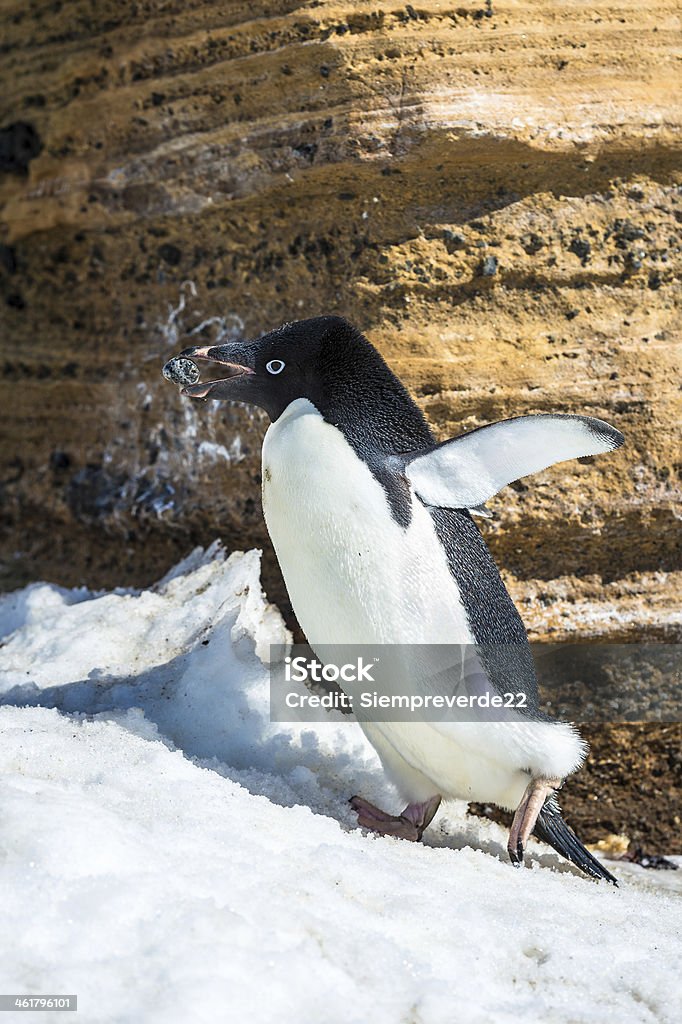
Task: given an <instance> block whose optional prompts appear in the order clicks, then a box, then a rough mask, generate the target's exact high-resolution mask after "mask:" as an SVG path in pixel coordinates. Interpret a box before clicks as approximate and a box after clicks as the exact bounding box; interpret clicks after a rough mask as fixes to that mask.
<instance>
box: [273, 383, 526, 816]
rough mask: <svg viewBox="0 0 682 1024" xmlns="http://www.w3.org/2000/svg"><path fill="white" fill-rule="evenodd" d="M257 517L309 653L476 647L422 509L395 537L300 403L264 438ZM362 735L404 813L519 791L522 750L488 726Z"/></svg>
mask: <svg viewBox="0 0 682 1024" xmlns="http://www.w3.org/2000/svg"><path fill="white" fill-rule="evenodd" d="M263 511H264V514H265V520H266V523H267V527H268V531H269V533H270V537H271V539H272V542H273V545H274V547H275V551H276V553H277V557H278V559H279V563H280V566H281V568H282V573H283V575H284V579H285V582H286V585H287V589H288V591H289V596H290V598H291V602H292V605H293V607H294V610H295V612H296V616H297V618H298V620H299V622H300V624H301V627H302V628H303V630H304V632H305V634H306V636H307V638H308V641H309V643H310V645H311V647H312V648H313V649H314V650H315V649H319V648H321V647H324V648H325V650H326V652H327V653H328V652H329V648H330V646H335V645H342V644H403V645H406V644H472V643H474V642H475V640H474V637H473V635H472V633H471V630H470V627H469V623H468V620H467V616H466V612H465V609H464V606H463V604H462V601H461V597H460V593H459V589H458V587H457V584H456V581H455V580H454V579H453V577H452V574H451V573H450V570H449V568H448V564H447V559H446V557H445V552H444V550H443V548H442V546H441V544H440V541H439V540H438V537H437V535H436V532H435V529H434V526H433V521H432V519H431V516H430V514H429V512H428V510H427V509H426V508H425V507H424V506H423V505H422V504H421V502H419V501H416V500H413V502H412V519H411V522H410V524H409V526H408V527H407V529H405V528H403V527H401V526H400V525H399V524H398V523H397V522H396V521H395V519H394V518H393V517H392V515H391V512H390V507H389V504H388V501H387V497H386V493H385V491H384V489H383V487H382V486H381V484H380V483H379V482H378V481H377V480H376V478H375V477H374V476H373V475H372V473H371V471H370V469H369V468H368V466H367V465H366V463H365V462H364V461H363V460H362V459H360V458H359V457H358V456H357V455H356V454H355V452H354V451H353V449H352V448H351V447H350V445H349V444H348V443H347V441H346V440H345V438H344V436H343V434H342V433H341V431H340V430H338V429H337V428H336V427H334V426H332V425H331V424H329V423H327V422H326V421H325V420H324V419H323V418H322V416H321V415H320V414H319V413H318V412H317V410H316V409H315V407H314V406H313V405H312V404H311V403H310V402H309V401H308V400H307V399H298V400H296V401H295V402H292V403H291V405H290V406H289V407H288V408H287V409H286V410H285V412H284V413H283V414H282V415H281V416H280V417H279V419H278V420H276V422H275V423H273V424H272V425H271V426H270V428H269V429H268V432H267V434H266V436H265V440H264V442H263ZM396 683H397V685H396V689H399V688H400V680H396ZM405 692H406V691H405ZM362 727H363V729H364V731H365V733H366V735H367V737H368V739H369V740H370V742H371V743H372V744H373V745H374V747H375V748H376V749H377V751H378V753H379V755H380V757H381V759H382V763H383V764H384V767H385V769H386V771H387V773H388V774H389V776H390V777H391V779H392V781H393V782H394V783H395V785H396V786H397V787H398V789H399V790H400V791H401V792H402V794H403V796H405V798H406V799H407V800H409V801H410V802H414V801H418V800H423V799H427V798H428V797H430V796H433V795H434V794H435V793H436V792H438V793H440V794H442V795H443V796H450V797H456V798H461V799H467V800H477V799H479V800H490V801H493V802H497V803H500V804H502V805H503V806H509V807H511V806H515V805H516V803H518V800H519V799H520V797H521V795H522V793H523V790H524V788H525V785H526V783H527V781H528V775H527V773H526V769H527V768H528V766H529V764H530V760H529V757H526V751H525V750H524V749H523V747H524V746H525V744H524V743H523V742H522V743H521V748H522V749H521V752H519V750H518V749H517V747H518V744H514V743H512V744H508V743H502V744H500V743H499V742H497V741H498V740H499V738H500V737H499V736H497V733H496V730H499V729H500V727H501V726H500V725H499V724H497V723H479V724H476V723H462V724H451V725H449V726H436V725H434V724H430V723H412V722H410V723H404V722H403V723H400V722H395V723H374V722H373V723H362ZM502 728H504V726H502ZM506 728H507V730H509V728H511V729H512V730H514V728H515V727H514V726H513V725H512V726H509V725H507V726H506ZM491 730H493V732H491ZM528 753H529V754H530V751H529V752H528Z"/></svg>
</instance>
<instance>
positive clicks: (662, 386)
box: [0, 0, 682, 639]
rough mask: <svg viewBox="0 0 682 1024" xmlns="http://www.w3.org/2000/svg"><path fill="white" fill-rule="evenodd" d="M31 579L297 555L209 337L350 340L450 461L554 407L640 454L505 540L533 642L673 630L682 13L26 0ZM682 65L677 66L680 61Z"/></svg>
mask: <svg viewBox="0 0 682 1024" xmlns="http://www.w3.org/2000/svg"><path fill="white" fill-rule="evenodd" d="M4 14H5V20H6V22H7V28H6V33H5V43H4V44H3V47H2V54H1V66H0V81H1V82H2V91H1V94H0V96H1V98H0V110H1V113H0V171H1V173H0V203H1V204H2V212H1V214H0V218H1V224H2V237H3V243H2V246H1V248H0V287H1V297H0V301H1V303H2V307H1V308H2V319H3V324H2V337H1V340H0V343H1V344H2V350H3V351H2V356H3V358H2V360H1V361H0V365H1V366H2V377H1V379H0V420H1V424H0V429H1V430H2V435H3V438H4V439H5V441H4V443H3V446H2V451H1V453H0V480H1V481H2V485H1V489H0V524H1V527H2V530H3V549H2V563H1V565H0V584H1V585H3V586H5V587H9V586H15V585H18V584H19V583H22V582H25V581H26V580H27V579H32V578H35V577H37V576H41V577H43V578H44V577H48V578H52V579H56V580H58V581H60V582H63V583H66V584H74V583H77V582H80V581H81V580H84V579H87V581H88V582H89V583H90V584H91V585H93V584H97V583H101V584H112V583H114V584H123V583H135V582H140V583H142V582H148V581H149V580H151V579H152V578H154V577H155V576H156V575H157V574H158V570H159V565H160V563H163V564H165V563H167V562H169V561H170V559H171V558H174V557H176V555H177V553H178V552H179V551H184V550H186V549H187V548H188V547H189V546H190V545H191V544H192V543H194V542H197V541H206V540H210V539H212V538H213V537H214V536H215V535H216V534H220V535H221V536H222V537H223V539H224V540H225V543H226V544H227V545H228V546H229V547H235V546H247V545H248V546H251V545H254V544H256V545H260V546H264V548H265V549H266V569H267V574H266V585H267V586H268V588H269V591H270V594H271V596H273V597H275V598H277V599H279V600H280V601H283V591H282V587H281V581H279V578H278V575H277V571H276V568H275V566H274V560H273V558H272V555H271V553H269V552H270V549H269V543H268V541H267V537H266V534H265V530H264V526H263V523H262V518H261V512H260V502H259V472H260V467H259V459H258V452H259V447H260V438H261V435H262V433H263V430H264V428H265V423H264V421H263V419H262V418H261V417H260V415H254V414H251V413H249V412H247V411H244V410H243V409H240V408H238V407H234V408H225V407H217V406H216V407H215V408H209V407H200V408H198V409H197V408H195V407H194V406H190V404H189V403H188V401H187V400H183V399H180V398H179V396H178V395H177V393H176V391H175V390H174V389H173V388H172V387H170V386H169V385H168V384H166V383H165V382H164V381H162V379H161V375H160V368H161V365H162V364H163V362H164V361H165V360H166V359H167V358H168V356H169V355H170V354H172V353H173V352H174V351H177V349H178V348H179V347H181V346H182V345H183V344H186V343H187V342H186V341H185V337H186V336H187V335H188V334H189V332H191V331H194V332H195V333H194V335H193V337H194V338H197V337H202V338H211V339H213V338H216V337H224V336H225V335H227V336H239V335H242V334H245V335H246V336H249V335H252V334H257V333H259V332H261V331H263V330H266V329H269V328H271V327H273V326H276V325H277V324H278V323H280V322H282V321H284V320H291V319H297V318H300V317H303V316H311V315H315V314H319V313H323V312H338V313H342V314H344V315H346V316H348V317H349V318H350V319H352V320H354V321H355V322H356V323H357V324H358V325H359V326H361V327H362V329H363V330H365V331H366V333H367V334H368V335H369V337H370V338H371V340H372V341H373V342H374V343H375V344H376V345H377V346H378V347H379V348H380V350H381V351H382V352H383V354H384V355H385V356H386V358H387V359H388V361H389V362H390V364H391V365H392V366H393V367H394V368H395V370H396V371H397V372H398V373H399V375H400V376H401V377H402V378H403V379H404V380H405V382H406V383H407V384H408V385H409V387H410V388H411V390H412V392H413V394H415V396H416V397H417V400H418V401H419V402H420V404H421V406H422V407H423V409H424V411H425V412H426V414H427V416H428V417H429V419H430V421H431V422H432V423H433V425H434V428H435V429H436V430H437V432H438V435H439V436H440V437H446V436H449V435H451V434H454V433H457V432H460V431H462V430H466V429H470V428H472V427H474V426H478V425H480V424H482V423H485V422H488V421H490V420H494V419H498V418H501V417H505V416H511V415H519V414H523V413H530V412H548V411H554V412H585V413H589V414H592V415H596V416H600V417H603V418H606V419H608V420H610V421H611V422H613V423H614V424H615V425H616V426H618V427H619V428H620V429H621V430H622V431H623V432H624V433H625V435H626V437H627V447H626V448H624V449H623V450H622V451H620V452H618V453H616V454H614V455H613V456H610V457H604V458H601V459H599V460H595V461H594V462H593V463H590V462H589V460H587V461H586V462H585V463H584V464H578V463H575V464H568V465H566V466H564V467H561V468H560V469H553V470H548V471H546V472H545V473H543V474H541V475H539V476H538V477H536V478H534V479H532V480H530V481H527V482H522V483H519V484H517V485H515V486H514V487H512V488H508V489H506V491H505V492H504V493H503V494H502V495H501V496H499V497H498V498H497V499H496V500H495V501H494V502H493V503H492V507H493V510H494V511H495V512H496V514H497V517H496V519H495V520H494V521H492V522H491V523H484V524H483V525H482V529H483V531H484V532H485V535H486V539H487V540H488V542H489V544H490V546H491V548H492V549H493V552H494V554H495V556H496V558H497V560H498V563H499V564H500V565H501V566H502V568H503V571H504V572H505V575H506V578H507V579H508V581H509V584H510V587H511V589H512V591H513V593H514V595H515V597H516V598H517V599H518V600H519V603H520V607H521V609H522V612H523V614H524V615H525V617H526V621H527V622H528V624H529V626H530V628H531V632H532V634H533V635H534V636H543V635H551V636H552V637H553V638H554V637H560V636H563V635H566V634H567V633H570V632H571V631H575V630H576V629H578V630H582V631H583V632H587V633H589V634H590V635H592V636H607V637H614V638H622V637H625V638H630V639H632V638H635V637H637V636H640V635H642V632H643V628H645V632H646V635H648V636H659V637H661V636H667V637H669V636H671V635H672V630H673V629H674V628H675V622H676V620H675V608H676V607H677V606H678V597H679V589H680V588H679V580H680V576H679V574H676V573H679V569H680V563H679V520H678V518H677V517H678V512H677V511H676V505H675V501H676V500H677V497H678V496H677V492H676V490H675V488H676V474H677V472H678V471H679V462H680V458H679V453H680V446H679V433H678V431H677V427H678V424H679V419H680V390H679V380H680V377H679V356H680V320H679V313H680V285H679V275H680V268H681V265H682V248H681V246H682V195H681V194H680V191H679V182H680V179H681V168H682V161H681V149H682V144H681V142H680V132H679V127H680V125H679V122H680V105H679V56H678V46H679V32H680V27H681V19H680V14H679V6H678V4H677V3H675V2H672V0H671V2H666V0H655V2H653V3H651V4H649V5H642V4H637V3H632V2H622V3H612V2H600V0H597V2H595V3H592V4H590V5H587V6H586V5H584V4H578V5H577V4H575V3H570V2H565V3H561V2H557V3H553V4H545V3H542V2H540V0H501V2H498V0H494V2H493V3H490V2H484V0H480V2H479V0H460V2H459V3H458V4H457V5H456V6H452V5H448V4H446V3H440V2H437V0H427V2H424V3H422V4H420V5H419V6H412V5H405V6H403V7H399V6H398V7H395V6H391V5H382V4H377V3H375V2H371V3H370V2H363V0H348V2H347V3H346V4H339V3H335V2H323V3H320V2H317V0H313V2H309V3H296V2H294V0H265V2H263V3H261V4H259V5H257V8H256V7H254V5H253V4H247V3H240V2H232V3H225V2H221V3H215V2H206V0H204V2H200V0H182V2H179V0H157V2H153V0H143V2H140V3H136V4H121V3H117V2H114V0H103V2H100V3H97V4H96V5H94V4H91V3H87V2H85V0H74V2H72V3H70V4H68V5H61V4H59V3H57V4H47V3H34V4H31V5H27V4H26V3H24V2H19V0H8V2H7V3H6V4H5V5H4ZM676 62H677V63H676Z"/></svg>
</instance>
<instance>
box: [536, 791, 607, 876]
mask: <svg viewBox="0 0 682 1024" xmlns="http://www.w3.org/2000/svg"><path fill="white" fill-rule="evenodd" d="M533 835H534V836H537V838H538V839H541V840H542V842H543V843H547V844H548V845H549V846H551V847H553V849H555V850H556V851H557V853H560V854H561V856H562V857H565V858H566V859H567V860H570V861H571V863H572V864H575V865H577V867H579V868H580V869H581V870H582V871H584V872H585V874H586V875H590V876H591V877H592V878H604V879H606V881H607V882H611V883H612V884H613V885H615V886H616V887H617V886H618V880H617V879H616V878H614V877H613V875H612V874H611V872H610V871H607V870H606V868H605V867H604V865H603V864H600V863H599V861H598V860H597V858H596V857H593V856H592V854H591V853H590V851H589V850H586V849H585V847H584V846H583V844H582V843H581V842H580V840H579V839H578V837H577V835H576V834H575V832H574V831H573V829H572V828H569V826H568V825H567V824H566V822H565V821H564V819H563V818H562V817H561V811H560V810H559V805H558V804H557V803H556V801H554V800H553V799H552V798H551V797H550V799H549V800H547V801H546V802H545V805H544V807H543V808H542V810H541V811H540V813H539V814H538V817H537V821H536V822H535V825H534V827H533Z"/></svg>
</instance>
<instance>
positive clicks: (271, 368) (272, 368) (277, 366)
mask: <svg viewBox="0 0 682 1024" xmlns="http://www.w3.org/2000/svg"><path fill="white" fill-rule="evenodd" d="M284 367H285V363H283V362H282V360H281V359H271V360H270V362H269V363H266V364H265V369H266V370H267V371H268V373H281V372H282V370H283V369H284Z"/></svg>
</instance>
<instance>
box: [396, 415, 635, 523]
mask: <svg viewBox="0 0 682 1024" xmlns="http://www.w3.org/2000/svg"><path fill="white" fill-rule="evenodd" d="M623 441H624V438H623V435H622V434H621V433H620V431H619V430H616V429H615V427H612V426H611V425H610V424H609V423H605V422H604V420H597V419H594V418H593V417H592V416H553V415H545V414H543V415H538V416H518V417H516V418H515V419H511V420H500V421H499V423H491V424H490V425H489V426H486V427H479V428H478V429H476V430H472V431H470V432H469V433H468V434H462V435H461V436H460V437H455V438H453V439H452V440H450V441H443V443H442V444H438V445H434V446H433V447H432V448H426V449H424V450H423V451H418V452H410V453H409V454H407V455H405V456H403V466H404V468H403V473H404V475H405V476H406V477H407V479H408V480H409V482H410V483H411V484H412V487H413V488H414V490H415V493H416V494H417V495H418V496H419V497H420V498H421V499H422V501H423V502H425V504H427V505H434V506H437V507H440V508H470V509H474V508H477V507H478V506H481V505H483V504H484V503H485V502H486V501H487V500H488V499H489V498H492V496H493V495H494V494H497V492H498V491H499V490H501V489H502V488H503V487H504V486H506V484H510V483H511V482H512V481H513V480H518V479H520V477H523V476H528V475H529V474H530V473H537V472H539V471H540V470H541V469H546V468H547V467H548V466H552V465H553V464H554V463H555V462H563V461H564V460H565V459H577V458H581V457H583V456H586V455H599V454H600V453H601V452H609V451H613V450H614V448H620V446H621V445H622V443H623Z"/></svg>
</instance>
